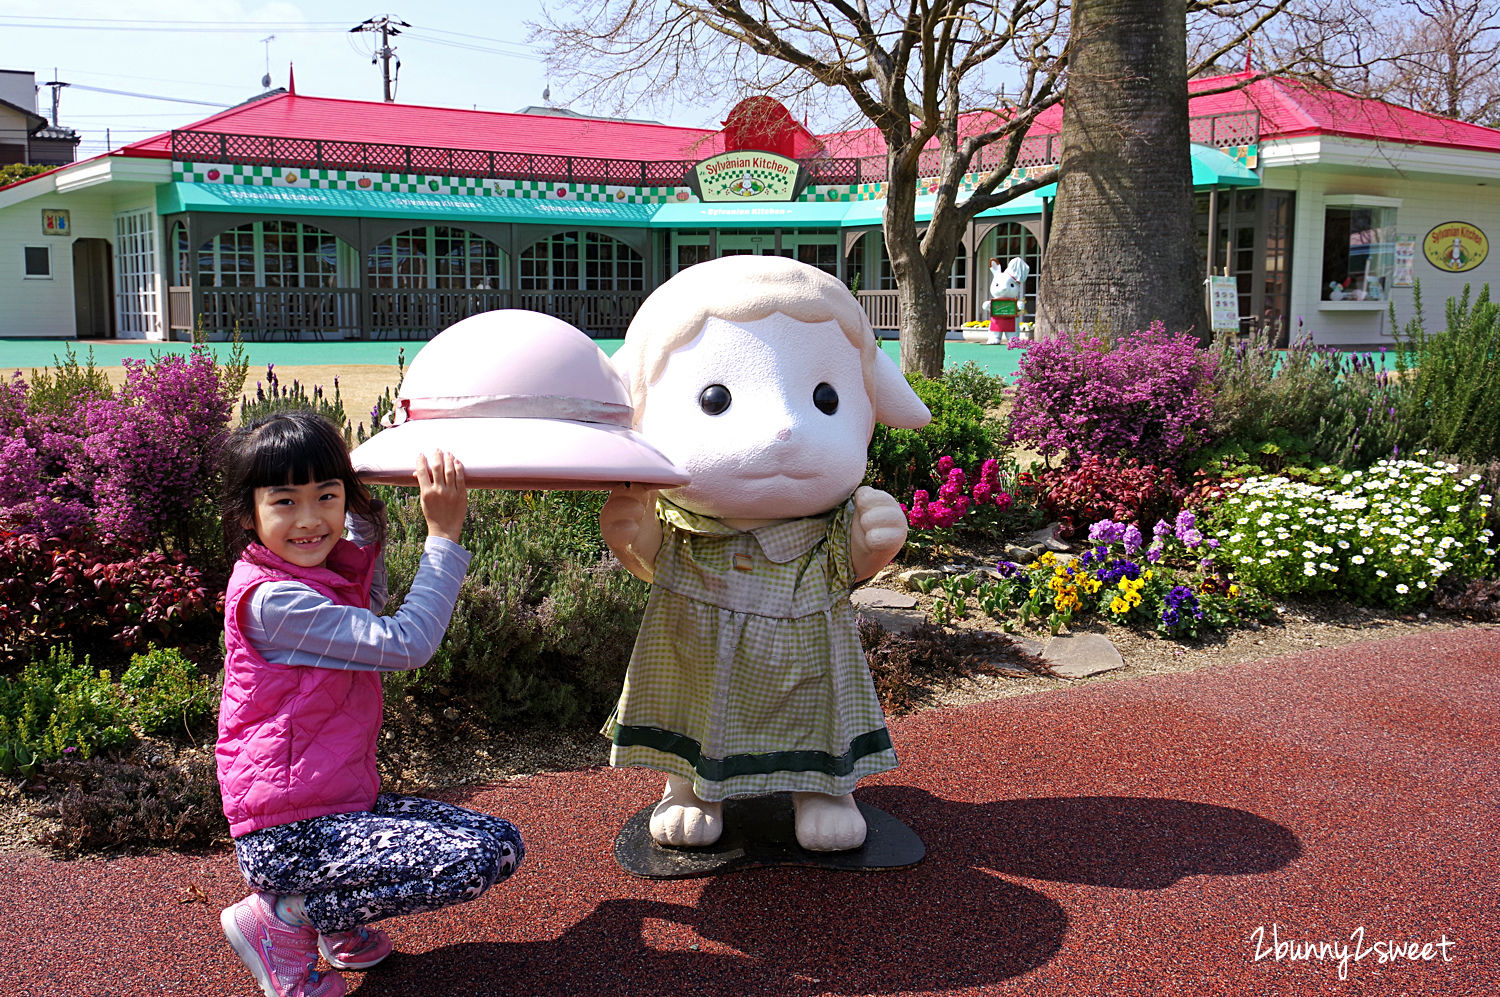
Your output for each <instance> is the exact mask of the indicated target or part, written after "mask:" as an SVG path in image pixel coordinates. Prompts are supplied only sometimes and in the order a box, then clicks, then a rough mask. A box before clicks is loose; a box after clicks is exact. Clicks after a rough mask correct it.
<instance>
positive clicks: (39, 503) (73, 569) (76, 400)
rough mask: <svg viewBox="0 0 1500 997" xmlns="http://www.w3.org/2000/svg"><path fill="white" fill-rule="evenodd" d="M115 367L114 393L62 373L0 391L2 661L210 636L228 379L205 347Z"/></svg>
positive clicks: (205, 640)
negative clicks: (118, 377)
mask: <svg viewBox="0 0 1500 997" xmlns="http://www.w3.org/2000/svg"><path fill="white" fill-rule="evenodd" d="M125 367H126V371H125V383H124V386H123V387H122V388H121V389H120V390H119V391H118V392H113V391H106V390H102V389H101V388H100V387H99V383H102V374H101V375H99V376H97V377H95V376H92V375H91V374H90V373H89V372H87V371H83V370H82V369H81V368H77V367H76V365H72V366H69V365H66V364H65V365H63V366H62V369H61V370H60V372H59V373H58V374H56V375H52V376H50V377H49V376H45V375H44V376H41V377H40V378H39V379H38V380H37V382H36V384H34V385H28V384H27V382H25V381H23V380H21V379H20V378H19V377H13V378H11V379H9V380H8V381H6V382H4V383H3V384H0V663H3V664H6V665H11V666H14V665H15V664H16V663H18V662H25V661H27V660H31V659H34V658H36V657H37V656H38V655H45V654H47V653H49V651H50V650H51V649H54V648H56V647H58V646H63V645H70V646H71V647H72V648H73V649H74V650H76V651H77V652H78V653H80V654H88V653H96V652H97V653H102V654H108V655H112V656H117V655H118V654H119V653H121V652H122V651H125V652H128V651H133V650H139V649H141V648H143V647H144V646H145V645H146V644H147V643H148V642H150V641H152V640H156V641H162V642H168V643H170V644H172V645H173V646H178V647H185V648H197V647H199V646H200V645H212V644H213V643H214V642H215V641H216V639H217V638H216V634H217V630H218V627H217V626H216V625H215V624H216V616H215V606H216V605H217V604H218V602H219V599H220V594H221V593H222V591H223V585H222V580H223V575H224V573H225V572H224V571H223V568H224V565H223V563H222V561H223V549H222V544H221V543H220V542H219V540H218V537H217V532H218V531H217V530H216V529H215V528H214V524H215V520H216V515H215V508H214V502H213V497H214V493H215V491H216V488H217V467H216V456H217V453H216V448H217V443H218V440H219V438H220V436H221V434H222V433H223V432H224V430H225V427H226V425H227V424H228V421H229V417H230V412H231V404H232V402H231V399H232V397H233V395H234V394H236V393H237V392H238V391H239V387H240V383H238V382H236V381H235V377H234V373H235V368H234V366H233V363H232V364H231V366H230V367H229V368H227V369H226V371H225V372H221V371H220V370H219V369H218V368H216V367H215V365H214V360H213V356H212V354H211V353H209V352H208V350H207V349H206V348H194V349H193V350H192V352H191V353H190V354H188V355H187V356H182V355H178V354H165V355H162V356H158V357H156V358H154V359H153V360H151V361H150V362H146V361H141V360H127V361H125ZM90 370H92V368H90ZM239 373H240V381H241V382H242V381H243V367H240V368H239ZM69 390H73V391H74V393H73V394H72V395H69V394H68V391H69ZM184 552H185V553H184Z"/></svg>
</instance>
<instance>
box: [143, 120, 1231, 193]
mask: <svg viewBox="0 0 1500 997" xmlns="http://www.w3.org/2000/svg"><path fill="white" fill-rule="evenodd" d="M1188 125H1189V129H1190V132H1191V135H1192V140H1193V141H1194V142H1200V143H1203V144H1205V145H1212V146H1215V147H1217V148H1227V147H1230V146H1237V145H1246V144H1249V143H1253V142H1255V141H1256V140H1257V139H1258V138H1259V134H1260V112H1259V111H1231V112H1226V113H1223V114H1210V115H1204V116H1200V117H1196V118H1192V119H1190V120H1189V122H1188ZM1061 147H1062V143H1061V139H1060V136H1058V135H1056V134H1051V135H1031V136H1028V137H1027V138H1026V139H1024V140H1023V141H1022V142H1021V150H1020V154H1019V155H1018V156H1017V158H1016V166H1018V167H1033V166H1049V165H1051V164H1053V163H1056V162H1057V161H1058V160H1059V159H1060V158H1061V151H1062V148H1061ZM1004 152H1005V143H1004V142H1003V141H1002V142H996V143H994V144H992V145H989V146H986V147H985V148H984V149H983V150H981V151H980V153H979V155H978V156H977V157H975V161H974V164H973V165H974V169H975V170H985V169H990V168H993V167H995V166H997V165H999V163H1000V160H1001V159H1002V157H1003V155H1004ZM940 157H941V152H940V150H938V149H928V150H927V151H925V152H923V153H922V158H921V162H920V166H919V169H918V173H919V174H920V175H922V176H936V175H937V173H938V170H939V168H940V166H941V159H940ZM172 158H173V159H176V160H179V161H186V162H212V163H226V164H228V163H234V164H240V165H245V166H276V167H286V166H290V167H298V168H301V169H322V170H367V171H372V172H379V173H393V172H394V173H421V174H432V175H440V176H453V177H482V178H485V179H498V180H543V181H546V182H548V183H608V184H620V185H626V186H638V187H653V186H664V185H675V184H681V183H685V182H686V177H687V173H688V170H690V169H691V168H692V166H693V162H692V161H691V160H681V159H669V160H654V161H640V160H633V159H600V158H595V157H589V156H553V155H539V154H535V153H527V152H503V151H500V150H493V151H485V150H476V149H451V148H446V147H442V146H426V145H396V144H389V143H382V142H346V141H334V140H331V139H315V138H281V137H277V136H274V135H233V134H230V133H228V132H209V131H195V130H188V129H179V130H177V131H174V132H172ZM802 166H803V168H804V169H805V170H806V171H807V173H808V177H809V182H810V183H813V184H827V185H839V184H859V183H873V182H876V181H881V180H885V179H886V178H887V171H886V161H885V157H884V156H863V157H846V158H828V159H810V160H805V161H803V163H802Z"/></svg>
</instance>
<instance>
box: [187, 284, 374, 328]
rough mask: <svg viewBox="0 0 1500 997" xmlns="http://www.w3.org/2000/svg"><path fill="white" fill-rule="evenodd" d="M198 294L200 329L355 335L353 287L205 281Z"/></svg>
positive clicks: (356, 299)
mask: <svg viewBox="0 0 1500 997" xmlns="http://www.w3.org/2000/svg"><path fill="white" fill-rule="evenodd" d="M199 294H200V295H201V297H200V298H199V302H198V316H197V317H198V319H199V321H200V322H201V323H202V326H203V329H204V331H205V332H210V333H213V332H222V333H229V332H233V331H234V330H236V329H238V330H239V333H240V335H241V336H243V337H244V338H246V339H271V338H274V337H276V336H281V337H283V338H285V339H301V338H303V334H304V333H311V334H312V335H313V336H315V337H316V338H318V339H350V338H356V337H358V335H359V330H360V321H359V292H358V291H357V290H354V289H352V288H322V287H205V288H201V289H200V291H199ZM173 328H177V326H175V325H174V326H173Z"/></svg>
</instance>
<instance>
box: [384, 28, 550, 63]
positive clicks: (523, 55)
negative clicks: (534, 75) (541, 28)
mask: <svg viewBox="0 0 1500 997" xmlns="http://www.w3.org/2000/svg"><path fill="white" fill-rule="evenodd" d="M407 37H409V38H412V39H414V40H416V41H423V42H427V43H428V44H429V45H443V46H446V47H448V48H456V49H463V50H465V51H468V52H483V53H486V54H488V55H507V56H510V57H511V58H514V59H529V60H530V61H532V62H544V61H545V60H544V59H543V58H542V57H541V56H539V55H537V54H536V53H535V52H531V51H516V50H513V49H503V48H492V47H490V46H488V45H473V44H470V43H468V42H460V41H452V40H450V39H447V38H433V37H431V36H429V35H426V34H423V33H422V32H421V30H420V29H415V28H414V29H412V31H410V32H408V33H407Z"/></svg>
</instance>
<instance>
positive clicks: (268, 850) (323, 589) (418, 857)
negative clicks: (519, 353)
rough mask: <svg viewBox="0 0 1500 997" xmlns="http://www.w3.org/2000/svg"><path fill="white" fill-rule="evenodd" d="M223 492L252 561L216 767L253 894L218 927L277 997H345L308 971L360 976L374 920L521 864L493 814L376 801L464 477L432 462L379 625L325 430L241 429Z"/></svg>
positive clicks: (446, 593)
mask: <svg viewBox="0 0 1500 997" xmlns="http://www.w3.org/2000/svg"><path fill="white" fill-rule="evenodd" d="M224 478H225V482H224V484H225V492H224V496H225V497H224V507H223V511H224V530H225V537H226V540H227V541H228V543H229V549H230V552H231V554H232V555H233V554H236V553H237V554H238V558H239V560H238V562H237V563H236V564H235V567H234V573H233V575H232V576H231V577H230V580H229V589H228V591H227V592H226V593H225V597H224V644H225V649H226V655H225V664H224V695H223V700H222V702H221V704H220V708H219V741H218V747H217V748H216V750H215V754H216V756H217V759H218V769H219V786H220V789H221V790H222V793H223V798H224V814H225V816H226V817H228V818H229V828H230V833H231V834H232V835H233V836H234V839H235V852H236V854H237V856H238V858H239V865H240V871H241V872H242V873H243V874H244V876H245V880H246V882H247V883H248V884H249V885H250V887H251V888H252V890H254V892H253V893H251V894H250V895H249V896H247V897H246V898H245V899H243V900H241V901H240V902H239V903H236V904H234V905H232V906H230V907H227V908H225V909H224V911H223V913H222V914H221V915H220V917H219V921H220V923H221V924H222V925H223V927H224V934H225V935H226V936H227V937H228V938H229V943H230V945H232V946H233V947H234V950H235V952H236V954H238V955H239V957H240V958H241V959H242V960H244V963H245V965H246V966H247V967H249V969H250V972H251V973H253V974H254V975H255V979H256V981H257V982H258V983H259V984H260V987H261V989H262V990H263V991H265V993H266V995H267V997H338V995H340V994H343V993H344V981H343V979H342V977H340V976H339V975H338V973H336V972H329V973H319V972H316V971H315V970H314V967H315V966H316V965H317V961H318V953H319V952H320V951H321V952H322V953H323V955H324V956H325V957H326V958H327V959H328V962H329V963H330V964H331V965H332V966H333V967H335V969H367V968H369V967H371V966H373V965H375V964H376V963H377V962H379V961H380V960H382V959H384V958H385V957H386V956H387V955H389V954H390V951H391V941H390V938H389V937H387V935H386V933H385V932H384V931H381V930H379V929H377V928H370V927H368V925H369V924H370V923H371V922H374V921H378V920H381V919H383V918H387V917H391V916H393V915H396V914H409V913H413V912H415V911H424V910H434V909H436V908H439V907H444V906H447V905H449V904H456V903H462V902H465V901H468V900H473V899H475V898H476V897H478V896H479V895H480V894H482V893H484V891H485V890H487V889H489V888H490V887H491V886H493V885H494V884H495V883H497V882H499V881H500V880H501V879H504V878H506V877H507V876H509V875H510V874H511V873H513V872H514V871H515V870H516V867H517V866H519V865H520V864H521V859H522V856H523V855H524V854H525V848H524V846H523V844H522V842H521V836H520V834H518V833H517V831H516V829H515V827H513V826H512V825H511V824H509V823H508V822H506V821H504V820H501V819H499V818H498V817H491V816H489V815H487V814H481V813H476V812H474V811H472V810H466V809H464V808H462V807H457V806H452V805H450V804H446V803H438V802H436V801H433V800H425V799H420V798H417V797H412V796H397V795H394V794H391V793H381V792H380V791H379V790H380V777H379V775H378V773H377V771H376V765H375V744H376V735H377V733H378V732H379V730H380V720H381V705H382V701H381V687H380V677H381V673H382V672H388V671H397V670H405V669H410V668H417V667H419V666H421V665H424V664H426V663H427V661H428V660H429V659H430V658H431V657H432V654H433V652H434V651H435V650H436V649H437V646H438V642H439V641H440V640H441V639H442V636H443V632H444V631H445V630H446V629H447V626H448V621H449V620H450V619H451V617H452V615H453V606H454V602H455V601H456V599H457V598H458V589H459V584H460V583H461V582H462V581H463V577H464V573H465V571H467V570H468V565H469V555H468V553H467V552H466V551H465V550H464V549H463V548H462V547H460V546H459V545H458V537H459V532H460V530H461V528H462V526H463V521H464V513H465V511H466V510H467V508H468V491H467V489H466V487H465V485H464V475H463V467H462V466H461V465H460V464H459V463H458V462H457V461H456V460H454V459H453V456H452V455H451V454H444V453H443V452H442V451H436V452H435V453H434V454H433V456H432V459H431V462H430V463H429V461H428V460H427V458H426V457H422V458H419V460H418V462H417V482H418V485H419V488H420V496H421V505H422V514H423V516H424V517H425V518H426V520H427V531H428V536H427V542H426V546H425V549H424V550H423V553H422V560H421V564H420V566H419V567H418V569H417V574H416V578H415V579H414V580H413V582H412V586H411V592H410V594H408V595H407V597H406V601H405V602H404V603H403V604H402V605H401V608H400V609H399V610H397V611H396V613H395V615H394V616H388V617H387V616H379V615H376V614H377V611H378V610H379V609H380V608H381V607H382V606H383V605H384V603H385V599H386V582H385V566H384V561H383V559H382V557H381V554H380V546H381V542H382V540H383V539H384V536H383V534H384V520H383V513H384V509H383V508H382V507H381V506H380V503H378V502H376V501H375V500H374V499H372V498H371V496H370V493H369V491H368V490H366V488H365V487H364V485H362V484H361V483H360V482H359V480H358V479H357V478H356V477H355V474H354V468H353V466H352V465H351V463H350V461H349V454H348V450H347V449H346V448H345V445H344V441H343V438H342V437H341V436H340V435H339V433H338V431H337V430H336V429H335V428H334V427H333V425H332V424H331V423H329V422H328V421H326V420H325V419H323V418H321V417H319V416H317V415H314V414H313V413H310V412H286V413H279V414H276V415H271V416H268V417H266V418H264V419H261V420H259V421H257V422H256V423H255V424H254V425H251V426H248V427H245V428H243V429H239V430H237V431H235V432H234V433H232V434H231V435H230V438H229V441H228V445H227V447H226V452H225V459H224ZM346 529H348V530H349V532H350V533H351V534H352V537H353V540H352V541H351V540H346V539H343V535H344V532H345V530H346Z"/></svg>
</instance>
